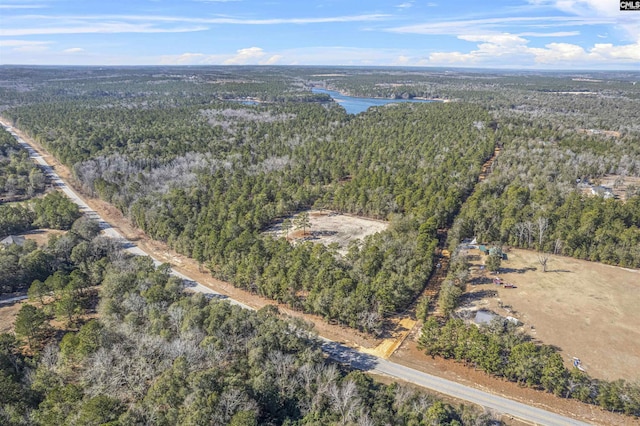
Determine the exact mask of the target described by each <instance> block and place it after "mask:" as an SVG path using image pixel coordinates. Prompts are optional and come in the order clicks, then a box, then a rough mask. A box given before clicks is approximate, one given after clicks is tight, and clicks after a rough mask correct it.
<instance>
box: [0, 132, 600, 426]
mask: <svg viewBox="0 0 640 426" xmlns="http://www.w3.org/2000/svg"><path fill="white" fill-rule="evenodd" d="M0 125H2V126H3V127H4V128H5V129H6V130H7V131H8V132H9V133H11V134H12V135H13V136H14V137H15V138H16V140H17V141H18V142H19V143H20V145H22V146H23V147H24V148H25V149H26V150H27V151H28V152H29V156H30V157H31V158H32V159H33V160H34V161H35V162H36V163H38V164H39V165H40V166H42V168H43V170H44V171H45V173H46V174H47V176H48V177H49V179H51V182H53V184H54V185H55V186H56V187H57V188H58V189H59V190H60V191H62V192H64V193H65V194H66V195H67V196H68V197H69V198H70V199H71V200H72V201H73V202H74V203H76V204H77V205H78V206H79V207H80V210H81V211H82V212H83V213H84V214H86V215H87V216H88V217H90V218H92V219H94V220H96V221H97V222H98V224H99V225H100V228H101V229H102V232H103V233H104V234H105V235H106V236H108V237H111V238H115V239H118V240H119V241H121V242H122V244H123V246H124V247H125V250H127V251H128V252H130V253H132V254H135V255H139V256H149V257H151V259H153V262H154V263H155V264H156V265H160V264H161V262H160V261H158V260H157V259H154V258H153V256H150V255H149V254H147V253H146V252H144V251H143V250H142V249H140V248H139V247H137V246H136V245H135V244H134V243H133V242H131V241H128V240H127V239H126V238H124V236H123V235H122V234H120V232H118V231H117V230H116V229H115V228H113V227H112V226H111V224H109V223H108V222H106V221H105V220H104V219H103V218H102V217H100V215H98V213H97V212H96V211H95V210H93V209H91V208H90V207H89V205H88V204H87V203H86V202H85V201H84V200H83V199H82V198H81V197H80V196H79V195H78V194H77V193H76V192H75V191H73V190H72V189H71V188H70V187H69V186H68V185H67V184H66V183H65V182H64V181H63V180H62V179H61V178H60V176H59V175H58V174H57V173H56V172H55V171H54V170H53V168H52V167H51V166H50V165H49V164H48V163H47V162H46V161H45V159H44V158H43V157H42V156H41V155H40V154H39V153H38V152H37V151H36V150H35V148H34V147H33V146H31V145H30V144H29V143H28V142H26V141H25V140H24V139H22V138H21V137H20V136H18V134H17V133H16V132H15V131H14V130H13V128H12V127H11V126H9V125H8V124H6V123H5V122H4V121H1V120H0ZM171 273H172V274H173V275H175V276H177V277H179V278H181V279H183V280H184V281H185V282H186V283H187V287H189V290H191V291H194V292H198V293H204V294H205V295H209V297H211V298H221V299H225V300H228V301H229V302H230V303H232V304H235V305H238V306H241V307H243V308H245V309H253V308H251V307H250V306H247V305H245V304H243V303H240V302H238V301H236V300H233V299H231V298H229V297H228V296H226V295H223V294H221V293H218V292H215V291H213V290H211V289H210V288H208V287H205V286H203V285H202V284H200V283H198V282H196V281H194V280H192V279H190V278H189V277H187V276H185V275H183V274H181V273H179V272H177V271H175V270H172V272H171ZM322 339H323V342H324V343H323V344H322V350H323V351H324V352H325V353H326V354H327V355H328V356H329V357H331V358H333V359H334V360H336V361H338V362H341V363H345V364H349V365H350V366H351V367H353V368H356V369H358V370H363V371H371V372H374V373H378V374H382V375H386V376H389V377H392V378H395V379H399V380H404V381H407V382H410V383H413V384H416V385H418V386H421V387H424V388H426V389H431V390H434V391H436V392H439V393H442V394H445V395H449V396H452V397H454V398H458V399H461V400H465V401H468V402H471V403H473V404H477V405H480V406H482V407H487V408H490V409H492V410H495V411H498V412H500V413H505V414H508V415H511V416H513V417H516V418H518V419H520V420H524V421H526V422H531V423H532V424H535V425H545V426H566V425H588V423H583V422H580V421H578V420H574V419H571V418H569V417H565V416H561V415H559V414H555V413H552V412H550V411H546V410H542V409H539V408H536V407H532V406H529V405H526V404H523V403H520V402H516V401H512V400H510V399H507V398H503V397H500V396H497V395H493V394H490V393H488V392H484V391H481V390H478V389H475V388H472V387H469V386H465V385H461V384H459V383H456V382H453V381H450V380H447V379H443V378H440V377H437V376H432V375H430V374H427V373H423V372H421V371H418V370H414V369H412V368H409V367H405V366H403V365H400V364H396V363H394V362H391V361H388V360H385V359H382V358H378V357H376V356H373V355H369V354H364V353H361V352H358V351H357V350H355V349H352V348H349V347H347V346H344V345H341V344H340V343H338V342H334V341H331V340H328V339H325V338H322Z"/></svg>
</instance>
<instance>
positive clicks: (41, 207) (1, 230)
mask: <svg viewBox="0 0 640 426" xmlns="http://www.w3.org/2000/svg"><path fill="white" fill-rule="evenodd" d="M80 215H81V213H80V210H79V209H78V206H77V205H76V204H75V203H74V202H73V201H71V200H69V199H68V198H67V197H65V196H64V195H63V194H62V193H60V192H51V193H49V194H47V195H45V196H44V197H43V198H35V199H32V200H29V201H28V202H27V203H21V204H4V205H0V237H2V238H4V237H6V236H7V235H10V234H16V233H21V232H25V231H28V230H30V229H35V228H53V229H69V227H70V226H71V225H72V224H73V222H74V221H75V220H76V219H78V218H79V217H80Z"/></svg>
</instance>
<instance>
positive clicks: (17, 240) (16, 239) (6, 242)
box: [0, 235, 26, 247]
mask: <svg viewBox="0 0 640 426" xmlns="http://www.w3.org/2000/svg"><path fill="white" fill-rule="evenodd" d="M25 241H26V239H25V238H24V237H21V236H17V235H9V236H8V237H7V238H5V239H3V240H2V241H0V245H2V246H3V247H9V246H10V245H13V244H16V245H19V246H23V245H24V242H25Z"/></svg>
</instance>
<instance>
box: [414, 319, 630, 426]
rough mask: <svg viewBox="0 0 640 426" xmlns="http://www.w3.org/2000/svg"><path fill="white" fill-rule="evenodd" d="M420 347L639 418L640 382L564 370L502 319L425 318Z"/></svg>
mask: <svg viewBox="0 0 640 426" xmlns="http://www.w3.org/2000/svg"><path fill="white" fill-rule="evenodd" d="M419 345H420V346H421V347H422V348H423V349H424V351H425V353H427V354H428V355H431V356H440V357H443V358H446V359H454V360H456V361H458V362H463V363H465V364H466V365H469V366H472V367H474V368H477V369H480V370H482V371H484V372H486V373H489V374H492V375H495V376H499V377H504V378H505V379H507V380H509V381H512V382H516V383H518V384H520V385H523V386H527V387H531V388H534V389H539V390H545V391H547V392H550V393H553V394H554V395H556V396H560V397H562V398H574V399H577V400H579V401H582V402H586V403H588V404H596V405H599V406H601V407H602V408H604V409H605V410H608V411H611V412H618V413H624V414H629V415H633V416H640V385H638V384H632V383H629V382H626V381H625V380H616V381H614V382H607V381H603V380H597V379H593V378H591V377H589V375H587V374H586V373H584V372H582V371H580V370H578V369H577V368H573V369H572V370H567V368H566V367H565V366H564V364H563V361H562V356H561V355H560V354H559V353H558V352H556V350H555V349H554V348H553V347H551V346H548V345H540V344H536V343H534V342H532V341H531V338H530V337H529V336H527V335H525V334H522V333H517V332H516V331H515V327H514V326H513V325H512V324H511V323H509V322H508V321H505V320H502V319H496V320H494V321H493V322H492V323H491V324H490V325H489V326H482V327H480V328H479V327H477V326H476V325H475V324H467V323H465V322H464V321H463V320H461V319H458V318H450V319H449V320H447V321H446V322H445V323H444V324H439V323H438V320H437V319H436V318H435V317H430V318H429V319H428V320H427V321H426V322H425V324H424V326H423V328H422V333H421V336H420V339H419Z"/></svg>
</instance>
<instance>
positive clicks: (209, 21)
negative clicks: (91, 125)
mask: <svg viewBox="0 0 640 426" xmlns="http://www.w3.org/2000/svg"><path fill="white" fill-rule="evenodd" d="M0 64H44V65H48V64H56V65H57V64H60V65H67V64H68V65H162V64H164V65H168V64H175V65H223V64H228V65H232V64H246V65H249V64H263V65H265V64H276V65H381V66H451V67H490V68H496V67H497V68H540V69H636V70H640V11H620V10H619V1H618V0H505V1H498V0H486V1H477V0H474V1H467V0H458V1H451V0H448V1H445V0H428V1H421V0H397V1H388V0H318V1H313V0H272V1H257V0H172V1H170V0H129V1H123V0H0Z"/></svg>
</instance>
